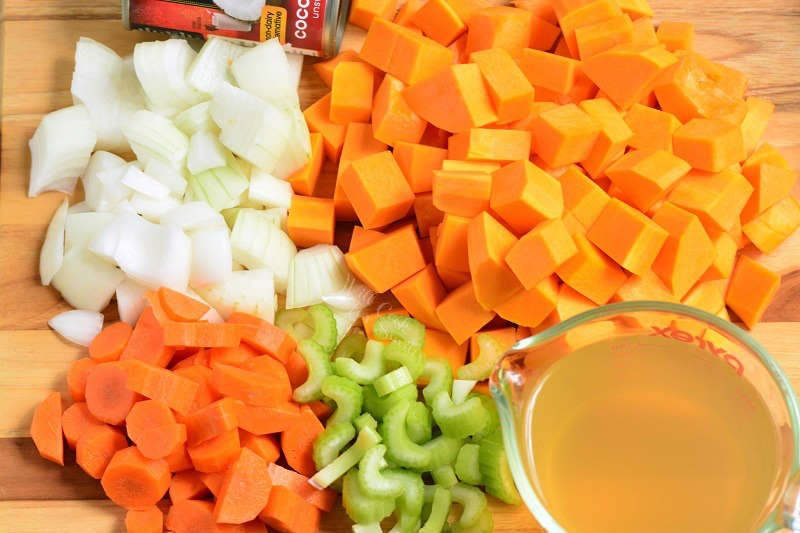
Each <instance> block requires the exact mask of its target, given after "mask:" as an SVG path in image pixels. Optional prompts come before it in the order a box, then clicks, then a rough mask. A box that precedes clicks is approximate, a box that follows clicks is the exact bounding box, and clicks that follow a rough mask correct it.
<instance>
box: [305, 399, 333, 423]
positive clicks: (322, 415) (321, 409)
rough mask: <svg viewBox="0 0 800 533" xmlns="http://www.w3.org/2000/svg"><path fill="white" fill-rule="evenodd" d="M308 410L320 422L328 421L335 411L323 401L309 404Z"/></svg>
mask: <svg viewBox="0 0 800 533" xmlns="http://www.w3.org/2000/svg"><path fill="white" fill-rule="evenodd" d="M308 408H309V409H311V410H312V411H313V412H314V414H315V415H317V418H318V419H320V420H326V419H327V418H328V417H329V416H331V413H332V412H333V409H331V408H330V406H329V405H328V404H327V403H325V402H323V401H322V400H314V401H313V402H311V403H309V404H308Z"/></svg>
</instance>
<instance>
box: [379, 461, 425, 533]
mask: <svg viewBox="0 0 800 533" xmlns="http://www.w3.org/2000/svg"><path fill="white" fill-rule="evenodd" d="M387 477H389V478H390V479H395V480H397V481H398V482H399V483H400V485H401V487H402V494H401V495H400V497H399V498H397V502H396V508H395V514H397V516H398V519H397V524H395V526H394V527H393V528H392V529H390V530H389V533H414V532H415V531H418V530H419V524H420V519H421V515H422V506H423V505H424V504H425V484H424V483H423V482H422V476H420V474H418V473H415V472H410V471H408V470H392V471H389V472H388V473H387Z"/></svg>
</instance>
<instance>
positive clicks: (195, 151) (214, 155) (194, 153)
mask: <svg viewBox="0 0 800 533" xmlns="http://www.w3.org/2000/svg"><path fill="white" fill-rule="evenodd" d="M228 154H229V152H228V150H227V148H225V147H224V146H222V143H221V142H219V139H217V136H216V135H215V134H213V133H211V132H208V131H198V132H197V133H195V134H194V135H192V138H191V139H189V154H188V155H187V156H186V167H187V168H188V169H189V172H190V173H192V174H199V173H200V172H205V171H206V170H209V169H212V168H217V167H224V166H225V165H226V164H227V160H228V157H229V155H228Z"/></svg>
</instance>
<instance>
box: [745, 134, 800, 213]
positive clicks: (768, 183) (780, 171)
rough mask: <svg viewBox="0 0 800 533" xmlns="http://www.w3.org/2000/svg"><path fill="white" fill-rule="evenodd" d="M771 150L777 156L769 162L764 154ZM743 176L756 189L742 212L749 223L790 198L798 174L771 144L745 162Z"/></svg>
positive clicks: (764, 146)
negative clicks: (781, 201)
mask: <svg viewBox="0 0 800 533" xmlns="http://www.w3.org/2000/svg"><path fill="white" fill-rule="evenodd" d="M769 150H774V151H775V154H777V155H776V157H775V158H774V159H773V158H770V159H769V160H767V158H766V157H765V155H764V153H765V152H767V151H769ZM774 163H778V164H774ZM742 174H743V175H744V177H745V178H747V181H749V182H750V185H752V186H753V189H754V190H753V194H752V195H750V198H749V200H748V201H747V204H745V206H744V209H743V210H742V215H741V218H742V222H743V223H747V222H749V221H750V220H752V219H753V218H755V217H756V216H758V215H760V214H761V213H763V212H764V211H766V210H767V209H769V208H770V207H772V206H773V205H775V204H776V203H778V202H779V201H780V200H783V199H784V198H786V197H787V196H789V194H790V193H791V192H792V189H793V188H794V184H795V182H796V181H797V172H795V171H794V170H792V168H791V167H790V166H789V165H788V163H786V160H785V159H783V157H782V156H781V155H780V154H779V153H777V150H775V149H774V148H772V146H770V145H769V144H764V145H763V146H762V147H761V148H759V152H757V153H756V154H754V155H753V157H751V158H750V159H748V160H747V161H745V164H744V165H743V166H742Z"/></svg>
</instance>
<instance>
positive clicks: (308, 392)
mask: <svg viewBox="0 0 800 533" xmlns="http://www.w3.org/2000/svg"><path fill="white" fill-rule="evenodd" d="M297 351H298V353H299V354H300V355H301V356H302V357H303V360H304V361H305V362H306V366H308V379H307V380H306V382H305V383H303V384H302V385H300V386H299V387H297V388H296V389H295V390H294V395H293V398H294V400H295V401H298V402H301V403H308V402H311V401H314V400H319V399H321V398H322V383H323V381H324V380H325V378H326V377H327V376H329V375H330V374H331V364H330V360H329V355H328V353H327V352H326V351H325V349H324V348H322V346H320V345H319V344H318V343H317V342H316V341H314V340H312V339H303V340H301V341H300V342H299V343H298V344H297Z"/></svg>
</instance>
